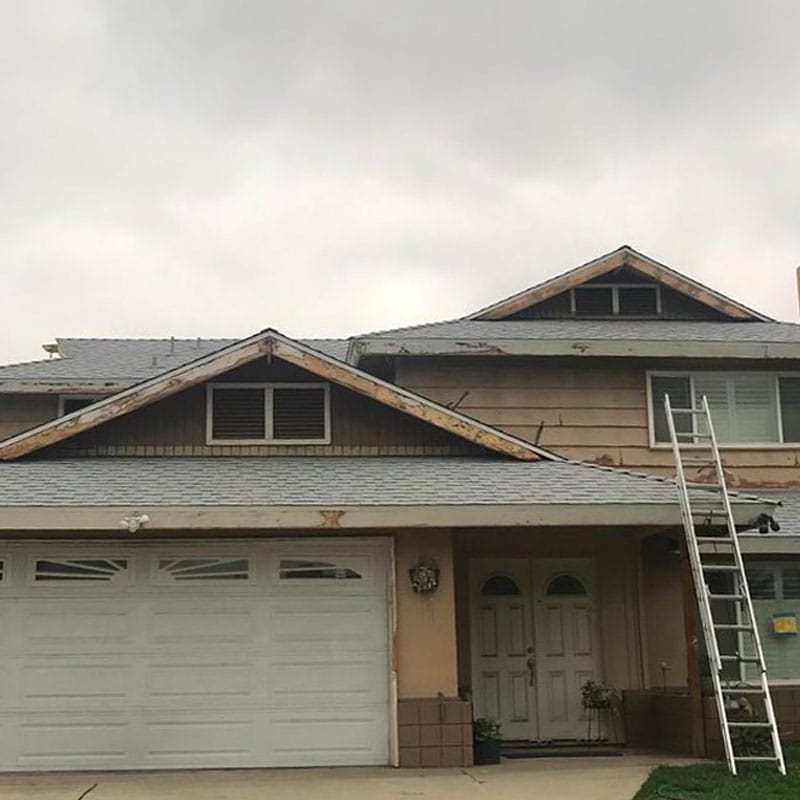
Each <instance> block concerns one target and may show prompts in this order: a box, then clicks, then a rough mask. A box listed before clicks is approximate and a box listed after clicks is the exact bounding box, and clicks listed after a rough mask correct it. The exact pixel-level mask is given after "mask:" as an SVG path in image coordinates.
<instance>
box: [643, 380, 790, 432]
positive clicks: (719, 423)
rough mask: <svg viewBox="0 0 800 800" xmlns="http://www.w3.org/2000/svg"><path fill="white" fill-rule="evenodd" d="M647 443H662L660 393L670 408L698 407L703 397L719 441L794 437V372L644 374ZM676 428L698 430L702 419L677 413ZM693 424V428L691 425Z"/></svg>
mask: <svg viewBox="0 0 800 800" xmlns="http://www.w3.org/2000/svg"><path fill="white" fill-rule="evenodd" d="M649 380H650V402H651V419H652V429H653V442H654V443H656V444H660V443H668V442H669V432H668V430H667V420H666V416H665V413H664V396H665V395H667V394H668V395H669V396H670V401H671V403H672V406H673V407H674V408H689V407H690V406H691V407H694V408H700V407H701V406H702V402H703V397H705V398H706V399H707V400H708V406H709V409H710V410H711V419H712V422H713V424H714V432H715V433H716V436H717V441H718V442H720V444H728V445H732V444H784V443H786V444H793V443H797V442H800V376H794V375H780V374H777V373H774V372H694V373H684V374H671V375H664V374H653V375H650V378H649ZM678 423H679V428H680V429H681V430H682V431H683V432H685V433H692V432H694V433H698V434H702V433H705V432H706V431H705V430H704V425H703V421H702V418H699V419H695V420H691V419H690V418H689V415H681V417H680V419H679V420H678ZM692 425H694V426H695V427H692Z"/></svg>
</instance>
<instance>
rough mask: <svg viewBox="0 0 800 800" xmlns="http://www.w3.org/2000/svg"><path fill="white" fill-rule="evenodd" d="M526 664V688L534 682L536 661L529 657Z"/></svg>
mask: <svg viewBox="0 0 800 800" xmlns="http://www.w3.org/2000/svg"><path fill="white" fill-rule="evenodd" d="M526 663H527V666H528V686H533V685H534V683H535V681H536V659H535V658H534V657H533V656H531V657H530V658H529V659H528V661H527V662H526Z"/></svg>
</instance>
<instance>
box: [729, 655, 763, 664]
mask: <svg viewBox="0 0 800 800" xmlns="http://www.w3.org/2000/svg"><path fill="white" fill-rule="evenodd" d="M719 658H720V661H738V662H739V663H740V664H760V663H761V660H760V659H759V658H758V657H757V656H720V657H719Z"/></svg>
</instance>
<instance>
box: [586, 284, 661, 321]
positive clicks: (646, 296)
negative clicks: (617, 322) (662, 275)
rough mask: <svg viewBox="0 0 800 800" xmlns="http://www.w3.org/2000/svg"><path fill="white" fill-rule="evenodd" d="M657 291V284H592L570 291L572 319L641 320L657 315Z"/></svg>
mask: <svg viewBox="0 0 800 800" xmlns="http://www.w3.org/2000/svg"><path fill="white" fill-rule="evenodd" d="M660 289H661V287H660V286H658V285H657V284H651V285H647V284H644V285H643V284H631V285H626V284H619V285H607V284H595V285H586V286H576V287H575V288H574V289H572V290H571V297H572V311H573V313H574V314H575V316H576V317H600V318H602V317H641V318H646V319H653V318H654V317H658V316H660V314H661V291H660Z"/></svg>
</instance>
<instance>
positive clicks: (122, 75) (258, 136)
mask: <svg viewBox="0 0 800 800" xmlns="http://www.w3.org/2000/svg"><path fill="white" fill-rule="evenodd" d="M0 12H2V19H0V114H1V115H2V116H1V117H0V208H1V209H2V217H0V220H1V222H0V274H1V275H2V278H3V281H2V297H3V304H2V312H1V313H0V362H11V361H19V360H25V359H29V358H39V357H42V355H43V353H42V351H41V350H40V345H41V343H42V342H45V341H50V340H52V339H54V338H55V337H56V336H109V337H116V336H170V335H175V336H188V337H193V336H198V335H200V336H239V335H242V336H244V335H247V334H249V333H252V332H254V331H256V330H260V329H262V328H265V327H267V326H273V327H277V328H279V329H280V330H282V331H284V332H285V333H287V334H289V335H295V336H343V335H348V334H352V333H358V332H362V331H367V330H372V329H379V328H387V327H394V326H399V325H405V324H411V323H415V322H423V321H431V320H435V319H445V318H450V317H454V316H459V315H462V314H464V313H467V312H469V311H472V310H475V309H476V308H479V307H481V306H484V305H486V304H488V303H490V302H492V301H494V300H496V299H499V298H500V297H503V296H505V295H507V294H510V293H512V292H515V291H518V290H520V289H522V288H524V287H525V286H528V285H531V284H533V283H536V282H538V281H540V280H542V279H544V278H547V277H549V276H551V275H553V274H556V273H558V272H560V271H563V270H565V269H567V268H570V267H573V266H575V265H577V264H580V263H582V262H584V261H587V260H589V259H591V258H594V257H595V256H597V255H600V254H601V253H604V252H606V251H609V250H612V249H614V248H616V247H617V246H619V245H620V244H623V243H628V244H631V245H633V246H634V247H636V248H637V249H639V250H641V251H643V252H645V253H647V254H648V255H651V256H652V257H654V258H657V259H659V260H661V261H663V262H665V263H667V264H669V265H670V266H672V267H674V268H676V269H678V270H681V271H683V272H686V273H687V274H689V275H691V276H692V277H695V278H697V279H699V280H702V281H704V282H706V283H708V284H711V285H712V286H714V287H715V288H717V289H719V290H721V291H723V292H726V293H728V294H730V295H732V296H733V297H735V298H737V299H739V300H741V301H743V302H745V303H747V304H748V305H752V306H754V307H756V308H759V309H761V310H763V311H765V312H767V313H769V314H771V315H773V316H777V317H780V318H784V319H791V320H795V319H797V292H796V288H795V278H794V269H795V267H796V266H797V265H798V264H800V44H798V42H800V3H798V2H797V0H789V1H787V2H770V0H760V1H759V2H755V1H753V2H737V0H714V1H713V2H711V1H710V0H691V2H686V1H685V0H672V2H670V3H653V2H642V0H636V1H635V2H608V0H593V1H588V2H569V1H568V0H559V2H557V3H556V2H546V3H545V2H538V1H537V0H526V1H525V2H502V0H493V1H492V2H488V0H487V1H486V2H475V1H473V0H453V1H452V2H443V1H442V0H424V2H414V1H411V0H401V1H400V2H389V1H388V0H377V1H376V2H349V1H347V0H343V1H342V2H336V1H335V0H328V1H327V2H323V1H322V0H320V2H304V1H303V0H283V2H270V0H253V1H252V2H244V1H242V0H215V1H211V0H194V1H193V2H188V1H187V2H180V1H178V0H159V1H158V2H155V1H154V2H147V1H146V0H127V1H126V2H115V1H113V0H49V2H39V1H38V0H14V1H9V0H0Z"/></svg>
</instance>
